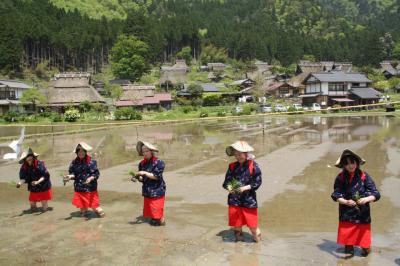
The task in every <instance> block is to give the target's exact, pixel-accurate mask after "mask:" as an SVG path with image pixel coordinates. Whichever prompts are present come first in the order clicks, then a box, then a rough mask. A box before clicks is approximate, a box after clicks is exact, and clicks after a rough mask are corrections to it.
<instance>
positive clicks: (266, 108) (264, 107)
mask: <svg viewBox="0 0 400 266" xmlns="http://www.w3.org/2000/svg"><path fill="white" fill-rule="evenodd" d="M258 112H260V113H270V112H272V106H271V105H270V104H263V105H260V107H259V108H258Z"/></svg>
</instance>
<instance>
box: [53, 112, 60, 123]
mask: <svg viewBox="0 0 400 266" xmlns="http://www.w3.org/2000/svg"><path fill="white" fill-rule="evenodd" d="M50 119H51V121H52V122H61V121H62V116H61V115H60V114H59V113H57V112H52V113H51V116H50Z"/></svg>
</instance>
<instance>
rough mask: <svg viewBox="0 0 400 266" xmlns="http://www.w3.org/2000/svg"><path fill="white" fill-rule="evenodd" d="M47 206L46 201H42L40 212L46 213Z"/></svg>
mask: <svg viewBox="0 0 400 266" xmlns="http://www.w3.org/2000/svg"><path fill="white" fill-rule="evenodd" d="M48 208H49V206H48V205H47V200H42V210H43V211H44V212H45V211H47V210H48Z"/></svg>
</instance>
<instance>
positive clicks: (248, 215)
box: [229, 205, 258, 228]
mask: <svg viewBox="0 0 400 266" xmlns="http://www.w3.org/2000/svg"><path fill="white" fill-rule="evenodd" d="M257 210H258V209H257V208H244V207H238V206H233V205H230V206H229V226H233V227H241V226H243V225H247V226H248V227H251V228H255V227H257V226H258V214H257Z"/></svg>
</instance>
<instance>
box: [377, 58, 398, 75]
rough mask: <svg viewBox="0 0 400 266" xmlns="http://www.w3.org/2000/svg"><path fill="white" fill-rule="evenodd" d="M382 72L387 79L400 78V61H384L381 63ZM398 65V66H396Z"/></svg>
mask: <svg viewBox="0 0 400 266" xmlns="http://www.w3.org/2000/svg"><path fill="white" fill-rule="evenodd" d="M380 65H381V72H382V73H383V75H384V76H385V78H387V79H390V78H392V77H400V61H394V62H391V61H383V62H381V63H380ZM394 65H396V66H394Z"/></svg>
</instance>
